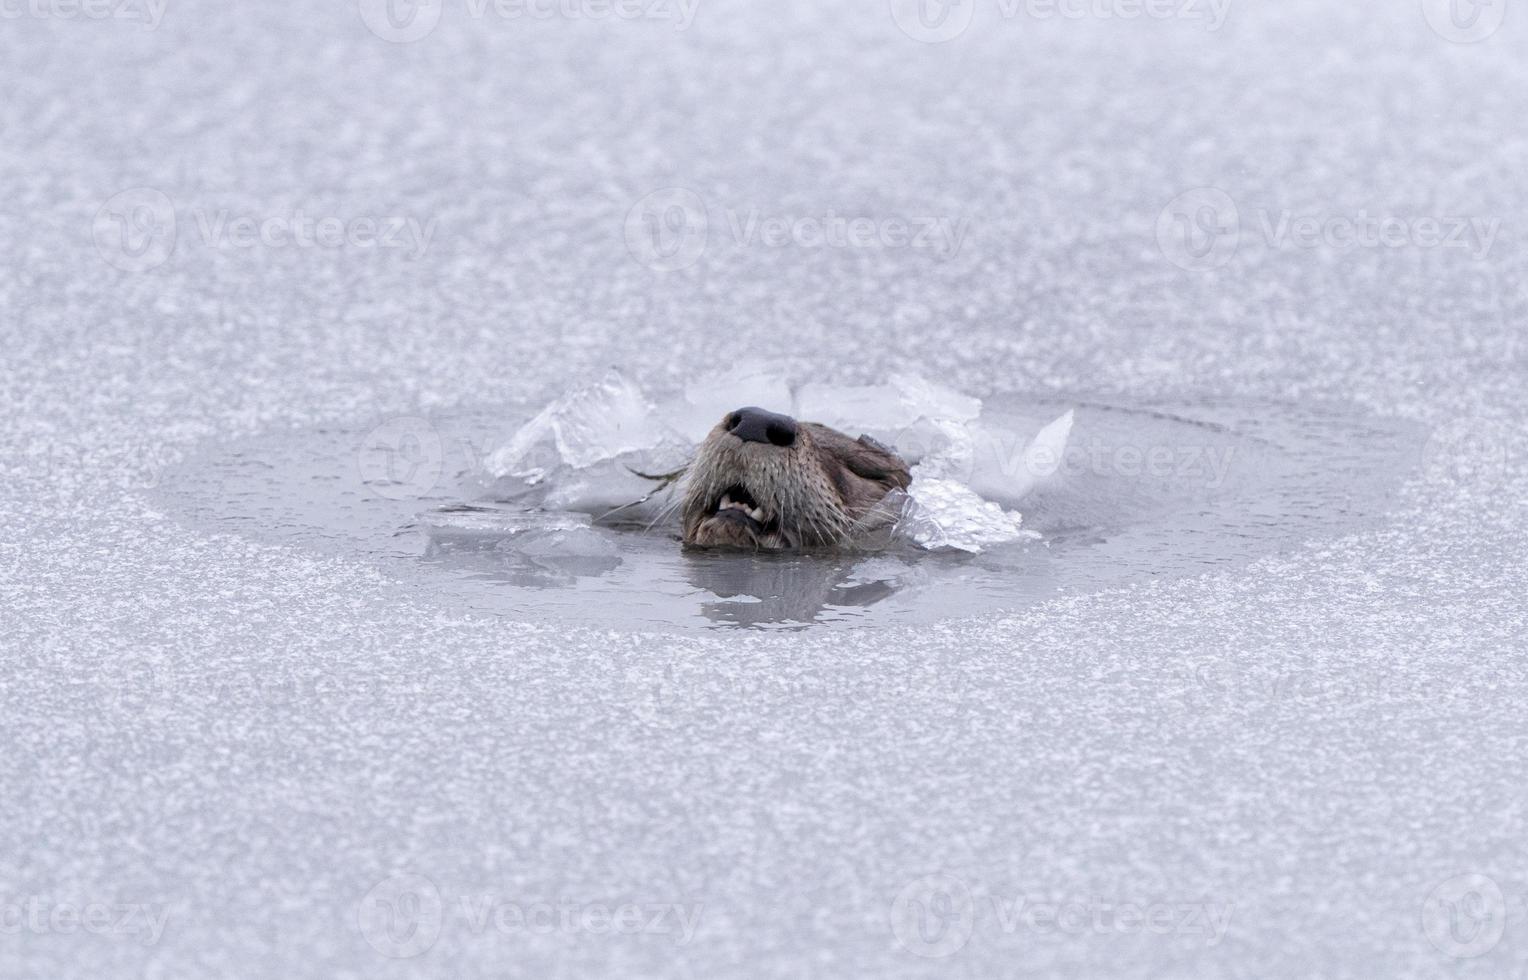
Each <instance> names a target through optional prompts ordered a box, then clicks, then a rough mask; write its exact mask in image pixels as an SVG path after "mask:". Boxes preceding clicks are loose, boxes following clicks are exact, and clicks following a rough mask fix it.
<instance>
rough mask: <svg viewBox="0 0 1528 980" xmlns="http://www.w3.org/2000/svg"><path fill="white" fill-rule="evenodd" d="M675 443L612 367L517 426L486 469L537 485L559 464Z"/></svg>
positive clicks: (577, 465)
mask: <svg viewBox="0 0 1528 980" xmlns="http://www.w3.org/2000/svg"><path fill="white" fill-rule="evenodd" d="M678 441H679V437H678V435H677V434H676V433H674V432H673V431H672V430H670V429H669V428H668V427H667V426H666V425H664V424H663V423H662V421H660V420H659V419H658V417H657V416H656V414H655V413H654V412H653V406H652V405H651V404H650V403H649V402H648V400H647V397H646V396H645V395H644V394H643V393H642V389H641V388H639V387H637V386H636V385H635V384H632V383H631V382H630V381H628V380H627V379H626V378H625V377H623V376H622V375H621V373H620V372H619V371H616V370H613V369H612V370H611V371H609V372H607V373H606V374H605V376H604V377H603V378H601V379H600V380H599V381H596V382H595V383H593V384H590V385H586V386H584V387H582V388H576V389H574V390H572V391H570V392H568V393H567V394H565V395H563V396H562V397H561V398H558V399H557V400H556V401H554V402H552V404H550V405H548V406H547V407H546V409H545V410H543V411H542V412H541V414H539V415H537V416H536V417H535V418H533V419H531V420H530V421H529V422H527V423H526V424H525V425H523V426H521V428H520V431H518V432H516V433H515V434H514V436H513V437H512V438H511V439H510V441H509V443H508V444H507V445H505V446H504V447H503V448H501V449H499V450H497V451H496V452H494V453H493V454H492V455H491V456H489V458H488V463H487V468H488V471H489V472H490V473H492V474H493V475H494V476H496V477H515V478H518V479H522V480H524V481H526V482H527V483H539V482H541V481H542V480H544V479H546V478H547V476H548V475H550V474H551V473H553V472H555V471H556V470H558V469H560V468H562V467H572V468H573V469H583V468H586V467H589V466H592V465H593V464H595V463H598V462H601V461H604V460H610V459H615V458H617V457H619V456H621V455H623V454H626V453H636V452H643V451H651V450H655V449H658V448H660V447H663V446H665V445H673V444H675V443H676V442H678Z"/></svg>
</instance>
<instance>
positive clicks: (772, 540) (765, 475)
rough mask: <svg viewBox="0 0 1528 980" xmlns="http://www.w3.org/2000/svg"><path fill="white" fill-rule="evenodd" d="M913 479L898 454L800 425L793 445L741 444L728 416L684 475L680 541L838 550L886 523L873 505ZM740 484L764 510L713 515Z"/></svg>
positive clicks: (865, 440)
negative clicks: (758, 515) (758, 518)
mask: <svg viewBox="0 0 1528 980" xmlns="http://www.w3.org/2000/svg"><path fill="white" fill-rule="evenodd" d="M911 480H912V478H911V476H910V475H909V473H908V470H907V464H906V463H904V462H903V461H902V459H901V457H899V456H897V455H896V454H895V453H893V452H891V451H890V450H888V449H886V448H885V447H883V446H881V445H880V444H879V443H876V442H875V441H874V440H871V439H869V438H868V437H865V436H861V437H860V438H859V439H851V438H849V437H848V436H846V435H844V434H843V433H842V432H838V431H836V430H834V429H830V428H828V427H827V426H825V425H818V424H817V423H815V422H802V423H799V429H798V432H797V437H796V441H795V444H794V445H791V446H788V447H780V446H776V445H771V444H769V443H760V442H744V441H743V440H741V439H739V438H738V437H737V436H735V435H733V434H731V433H730V432H728V431H727V427H726V425H725V420H724V421H723V424H718V425H717V426H716V428H714V429H712V430H711V433H710V435H708V436H707V437H706V440H705V442H704V443H702V444H701V447H700V451H699V453H698V454H697V455H696V458H695V461H694V463H692V464H691V466H690V468H689V472H688V473H687V474H686V477H685V488H684V497H683V501H682V503H681V506H680V517H681V526H682V528H683V534H684V542H685V544H687V545H692V546H696V547H706V548H712V547H730V548H745V549H750V550H761V551H796V550H809V549H819V548H835V547H841V546H843V545H845V544H847V543H848V542H849V540H850V539H851V538H852V537H853V536H854V535H855V534H857V533H858V532H860V531H862V530H865V529H867V528H868V527H871V526H874V525H875V524H876V523H879V522H881V521H883V520H884V518H885V515H880V514H879V513H878V511H877V505H878V504H880V503H881V501H882V500H883V499H884V498H885V497H886V495H887V494H888V493H889V492H891V491H892V490H899V489H900V490H905V489H906V488H907V485H908V484H909V483H910V482H911ZM734 486H741V487H742V488H744V490H746V492H747V494H748V496H750V497H752V498H753V500H754V502H755V503H756V504H758V505H759V507H760V508H762V509H763V511H764V512H765V520H764V522H763V523H762V525H761V524H759V523H757V522H754V521H752V520H749V519H746V518H743V517H741V516H739V515H737V514H735V513H732V514H728V513H726V512H718V511H717V505H718V503H719V502H720V500H721V496H722V494H723V493H725V492H727V491H728V490H729V488H732V487H734Z"/></svg>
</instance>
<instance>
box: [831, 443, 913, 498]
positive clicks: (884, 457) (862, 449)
mask: <svg viewBox="0 0 1528 980" xmlns="http://www.w3.org/2000/svg"><path fill="white" fill-rule="evenodd" d="M844 465H845V466H847V467H848V468H849V472H850V473H853V474H854V475H855V476H859V477H864V478H865V479H867V480H875V481H876V482H878V483H886V484H890V485H891V486H893V487H896V488H898V489H900V490H906V489H907V485H908V484H909V483H911V482H913V478H912V474H911V473H909V472H908V471H907V464H906V463H904V462H902V457H901V456H898V455H897V454H896V453H895V452H892V451H891V450H890V449H888V448H886V447H885V446H883V445H881V444H880V443H879V442H877V441H875V440H874V439H872V438H870V437H869V436H860V437H859V439H858V440H856V441H855V442H854V443H853V444H851V446H850V448H849V451H848V452H846V453H844Z"/></svg>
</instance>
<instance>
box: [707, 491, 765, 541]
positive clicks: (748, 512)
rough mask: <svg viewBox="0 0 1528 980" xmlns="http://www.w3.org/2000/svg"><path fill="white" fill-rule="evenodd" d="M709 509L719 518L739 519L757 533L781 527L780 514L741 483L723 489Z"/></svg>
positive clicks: (738, 520)
mask: <svg viewBox="0 0 1528 980" xmlns="http://www.w3.org/2000/svg"><path fill="white" fill-rule="evenodd" d="M707 511H708V512H709V514H710V516H711V517H714V518H716V519H718V520H727V521H737V522H739V523H741V524H743V525H744V526H745V527H747V528H748V529H749V530H751V531H753V532H754V533H755V534H769V533H771V532H772V531H774V530H777V529H778V527H779V517H778V515H775V514H771V513H770V512H769V511H767V510H765V509H764V507H763V506H762V505H760V504H759V502H758V501H757V500H755V499H754V497H753V494H751V493H749V492H748V488H747V487H745V486H743V485H742V484H741V483H734V484H733V485H732V486H730V487H728V488H727V489H726V490H723V491H722V495H721V496H720V497H718V498H716V500H715V502H714V503H713V504H712V505H711V506H710V507H708V508H707Z"/></svg>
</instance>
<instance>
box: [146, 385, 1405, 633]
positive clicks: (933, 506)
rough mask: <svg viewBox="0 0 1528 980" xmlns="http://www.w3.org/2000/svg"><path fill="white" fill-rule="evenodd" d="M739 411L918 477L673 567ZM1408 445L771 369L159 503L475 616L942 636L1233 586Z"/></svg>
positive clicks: (1313, 533)
mask: <svg viewBox="0 0 1528 980" xmlns="http://www.w3.org/2000/svg"><path fill="white" fill-rule="evenodd" d="M741 405H761V406H770V407H771V410H777V411H779V412H780V413H781V414H789V415H792V416H794V417H796V418H798V419H801V420H803V421H817V422H822V423H823V424H826V425H830V426H833V427H834V428H837V429H839V430H840V431H843V432H845V433H846V434H848V435H850V436H851V437H858V436H860V435H861V434H865V435H869V436H870V437H871V438H873V439H874V440H876V441H877V442H879V443H883V444H885V445H888V446H890V447H892V448H894V449H896V450H897V451H898V452H899V453H901V454H902V455H903V456H904V457H906V458H907V459H908V460H909V461H910V462H912V463H913V464H914V466H913V475H914V481H913V484H912V486H911V487H910V488H909V490H908V492H907V493H906V494H900V493H898V494H896V495H894V496H893V497H892V498H889V499H888V501H887V503H886V506H887V507H888V508H889V512H891V513H893V514H894V520H893V521H891V522H890V523H889V525H888V526H887V527H884V528H882V529H881V530H880V531H878V532H877V533H875V534H866V535H865V536H863V538H860V539H856V540H855V541H853V542H852V543H851V546H850V547H846V548H844V549H842V550H840V551H838V552H835V553H814V554H807V555H793V554H744V553H738V552H720V551H717V552H713V551H696V550H686V549H682V548H681V546H680V543H679V533H678V527H677V521H676V519H675V517H674V514H673V505H674V503H675V501H676V500H677V498H678V495H679V494H680V493H682V490H683V479H682V476H677V477H676V474H679V473H681V472H682V470H683V467H684V464H685V463H686V462H687V461H688V459H689V458H690V456H691V455H692V454H693V452H694V447H695V445H696V444H697V443H698V442H699V441H700V440H702V439H704V438H705V436H706V433H707V432H708V431H709V430H710V429H711V427H712V426H714V425H717V424H718V423H720V424H721V426H722V431H727V430H729V429H731V428H733V427H735V426H736V424H737V419H736V418H735V417H734V415H733V414H732V413H734V411H735V410H736V409H737V408H738V407H739V406H741ZM776 406H778V408H775V407H776ZM1420 446H1421V438H1420V436H1419V435H1418V432H1417V430H1416V429H1415V428H1414V427H1412V426H1409V425H1407V424H1404V423H1396V422H1389V421H1383V420H1375V419H1371V418H1366V417H1364V416H1363V415H1361V414H1359V413H1357V412H1355V411H1352V410H1347V409H1343V408H1333V407H1314V406H1303V405H1294V404H1284V403H1277V402H1261V401H1258V402H1252V401H1236V400H1211V399H1190V400H1180V401H1174V400H1160V399H1159V400H1154V401H1150V402H1134V403H1132V402H1129V401H1124V400H1119V399H1108V400H1104V399H1093V398H1086V397H1067V396H1060V395H1044V396H1031V397H1021V396H997V397H989V398H985V399H982V400H980V401H978V400H977V399H973V398H967V397H966V396H964V395H961V394H959V393H957V392H952V391H949V390H947V389H944V388H941V387H939V386H937V385H933V384H930V383H928V382H926V381H923V380H920V379H917V378H897V379H893V380H891V381H889V382H887V383H886V384H884V385H878V386H872V387H858V388H851V387H843V386H829V385H813V384H808V385H799V386H792V385H789V384H787V383H786V382H785V381H783V380H781V379H777V378H772V377H770V376H768V375H762V374H760V375H738V376H733V377H730V378H725V379H720V380H718V381H716V382H714V383H711V384H700V385H696V386H694V387H692V388H691V389H689V390H688V391H686V392H684V393H679V394H675V395H673V396H671V397H668V398H663V397H659V396H655V395H653V394H651V393H649V392H646V391H643V390H642V389H641V388H640V387H639V386H637V385H636V384H634V383H632V382H631V381H630V380H628V379H626V378H623V377H621V376H620V375H618V374H615V373H611V374H610V375H607V376H606V377H604V378H601V379H596V380H595V381H593V382H591V383H590V384H588V385H583V386H580V387H578V388H576V389H574V390H573V391H570V392H568V393H566V394H564V395H563V396H561V397H559V398H557V399H555V400H553V401H552V402H551V403H550V404H546V405H544V406H541V407H537V406H533V407H531V408H530V409H526V408H524V407H521V408H482V409H474V410H467V411H460V412H454V413H449V414H443V415H438V416H432V417H430V418H428V419H426V418H396V419H390V420H384V421H382V422H381V423H378V422H376V421H372V422H370V423H368V424H358V425H352V426H337V427H329V428H325V429H322V430H318V431H313V432H287V433H279V434H276V433H273V434H267V435H264V436H260V437H256V438H253V439H249V440H245V441H243V442H242V443H240V444H238V445H235V446H222V447H208V448H207V449H206V450H205V451H204V452H202V453H201V454H199V455H196V456H194V457H192V458H191V459H189V460H187V462H186V463H184V464H183V465H181V466H180V467H179V468H178V469H177V470H176V471H175V472H173V473H172V474H170V475H169V476H168V477H167V478H166V479H165V480H164V481H163V482H162V483H161V486H160V489H159V490H158V491H157V492H158V493H159V494H160V495H161V496H163V497H164V498H166V501H165V502H166V504H167V506H168V507H169V509H172V510H174V511H178V512H180V513H181V514H183V515H184V516H185V518H186V519H187V520H188V521H189V522H191V523H192V524H193V525H196V526H199V527H207V528H214V529H217V530H237V531H239V532H240V533H245V534H249V535H251V536H253V537H256V538H259V539H262V540H267V541H275V542H282V543H287V544H293V545H297V546H300V547H304V548H307V549H313V550H320V551H323V552H326V553H330V554H341V555H346V556H352V557H357V558H361V559H364V560H367V561H370V562H373V563H376V564H378V565H380V566H381V567H383V568H384V569H385V570H386V571H388V572H389V573H390V574H391V575H393V576H394V577H395V578H397V579H398V580H399V581H400V582H402V584H403V585H404V586H405V587H406V588H408V590H409V591H410V592H411V594H414V595H420V594H423V595H427V596H431V597H433V598H435V599H437V600H439V601H442V602H445V603H448V604H451V605H454V606H456V607H460V608H468V609H471V610H474V611H478V612H482V613H490V614H496V615H503V616H507V617H513V618H517V619H538V620H546V619H553V620H564V621H571V622H581V623H589V624H600V625H607V626H620V627H635V628H643V629H675V628H679V629H684V628H714V627H737V626H741V627H751V628H762V629H782V628H783V629H792V628H805V627H810V626H834V625H840V626H841V625H885V624H899V623H921V622H932V621H935V620H939V619H943V618H947V617H950V616H962V615H974V614H980V613H986V612H993V611H1000V610H1008V609H1016V608H1021V607H1024V606H1026V605H1030V604H1033V603H1035V602H1039V601H1043V600H1045V599H1048V598H1052V597H1054V596H1056V595H1058V594H1066V593H1080V592H1088V591H1096V590H1100V589H1104V588H1108V587H1111V586H1118V585H1123V584H1127V583H1130V582H1132V581H1140V580H1144V579H1149V578H1152V577H1164V576H1184V575H1195V574H1200V573H1203V572H1206V571H1215V570H1224V569H1229V568H1234V567H1235V566H1236V565H1238V564H1243V563H1246V562H1249V561H1252V560H1255V559H1256V558H1259V557H1262V556H1265V555H1268V554H1272V553H1275V552H1277V551H1280V550H1282V549H1287V548H1291V547H1294V546H1297V545H1299V544H1300V543H1301V542H1303V541H1307V540H1310V539H1313V538H1319V537H1326V536H1332V535H1336V534H1340V533H1344V532H1346V531H1348V530H1351V529H1354V528H1357V527H1358V526H1360V525H1361V524H1362V523H1363V522H1364V521H1366V520H1371V519H1374V518H1377V517H1380V516H1382V515H1383V514H1384V512H1385V510H1386V506H1387V503H1388V498H1389V496H1390V494H1391V493H1392V492H1393V490H1394V489H1396V488H1397V487H1398V486H1399V484H1400V481H1401V480H1402V478H1404V476H1405V475H1406V474H1407V473H1408V472H1409V471H1410V470H1411V469H1412V467H1413V466H1414V464H1415V463H1416V461H1417V460H1418V457H1419V453H1420ZM752 503H754V504H757V503H759V501H752Z"/></svg>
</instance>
